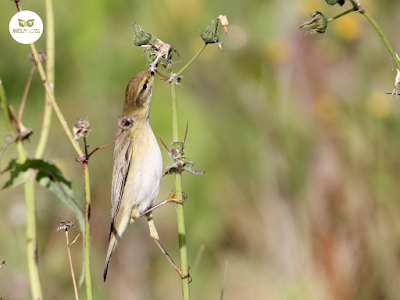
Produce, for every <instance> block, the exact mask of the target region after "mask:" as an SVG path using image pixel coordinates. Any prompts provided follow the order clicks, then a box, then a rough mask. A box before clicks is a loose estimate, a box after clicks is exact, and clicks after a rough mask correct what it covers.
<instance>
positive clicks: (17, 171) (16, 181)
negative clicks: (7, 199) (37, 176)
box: [1, 160, 29, 189]
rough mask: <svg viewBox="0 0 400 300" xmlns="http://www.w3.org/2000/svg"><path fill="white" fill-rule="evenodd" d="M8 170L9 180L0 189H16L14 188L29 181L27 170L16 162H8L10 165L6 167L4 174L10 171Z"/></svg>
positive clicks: (23, 165)
mask: <svg viewBox="0 0 400 300" xmlns="http://www.w3.org/2000/svg"><path fill="white" fill-rule="evenodd" d="M12 169H13V170H12ZM10 170H12V171H11V172H10V179H9V180H8V181H7V182H6V183H5V184H4V186H3V187H2V188H1V189H5V188H8V187H16V186H18V185H20V184H22V183H25V182H27V181H28V179H29V173H28V170H29V168H27V167H26V166H25V164H22V165H21V164H18V163H17V162H16V160H12V161H11V162H10V164H9V165H8V167H7V169H6V170H4V172H6V171H10Z"/></svg>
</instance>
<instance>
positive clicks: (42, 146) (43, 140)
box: [35, 0, 55, 158]
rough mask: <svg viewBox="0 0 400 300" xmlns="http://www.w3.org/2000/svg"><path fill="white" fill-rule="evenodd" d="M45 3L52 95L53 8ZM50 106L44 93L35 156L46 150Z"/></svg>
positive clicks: (48, 74)
mask: <svg viewBox="0 0 400 300" xmlns="http://www.w3.org/2000/svg"><path fill="white" fill-rule="evenodd" d="M45 4H46V55H47V60H46V75H47V80H48V83H49V85H50V89H51V92H52V93H53V95H54V64H55V63H54V61H55V53H54V52H55V51H54V47H55V37H54V35H55V34H54V10H53V0H45ZM52 112H53V110H52V107H51V101H50V97H49V95H47V94H46V97H45V106H44V114H43V123H42V131H41V133H40V139H39V143H38V145H37V148H36V152H35V157H36V158H42V157H43V155H44V151H45V150H46V146H47V141H48V139H49V131H50V122H51V115H52Z"/></svg>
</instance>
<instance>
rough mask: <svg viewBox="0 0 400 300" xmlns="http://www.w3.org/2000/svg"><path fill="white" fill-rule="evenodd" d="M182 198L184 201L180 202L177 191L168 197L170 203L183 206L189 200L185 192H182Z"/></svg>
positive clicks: (173, 191)
mask: <svg viewBox="0 0 400 300" xmlns="http://www.w3.org/2000/svg"><path fill="white" fill-rule="evenodd" d="M182 198H183V199H180V200H179V199H176V193H175V189H173V190H172V193H171V194H170V195H169V196H168V202H173V203H179V204H182V203H183V202H184V201H185V200H186V199H187V195H186V194H185V193H184V192H182Z"/></svg>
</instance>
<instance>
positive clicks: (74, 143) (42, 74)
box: [30, 43, 83, 156]
mask: <svg viewBox="0 0 400 300" xmlns="http://www.w3.org/2000/svg"><path fill="white" fill-rule="evenodd" d="M30 45H31V49H32V53H33V55H34V57H35V62H36V64H37V66H38V69H39V73H40V77H41V78H42V81H43V85H44V88H45V89H46V92H47V95H48V96H49V99H50V101H51V104H52V105H53V108H54V110H55V112H56V115H57V117H58V119H59V121H60V123H61V126H62V128H63V129H64V131H65V133H66V134H67V137H68V139H69V140H70V142H71V144H72V146H73V147H74V149H75V151H76V152H77V153H78V155H79V156H83V152H82V150H81V148H79V144H78V142H77V141H75V139H74V137H73V135H72V132H71V130H69V128H68V124H67V122H66V121H65V119H64V116H63V114H62V113H61V111H60V108H59V107H58V105H57V102H56V99H55V98H54V95H53V92H52V91H51V88H50V85H49V82H48V80H47V77H46V73H45V71H44V68H43V65H42V63H41V62H40V59H39V55H38V53H37V50H36V47H35V44H34V43H32V44H30Z"/></svg>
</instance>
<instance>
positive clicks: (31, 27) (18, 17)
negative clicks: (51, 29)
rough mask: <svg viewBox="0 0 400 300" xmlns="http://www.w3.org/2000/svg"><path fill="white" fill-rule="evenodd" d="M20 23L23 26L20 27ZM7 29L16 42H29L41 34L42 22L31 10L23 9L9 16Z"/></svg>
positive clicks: (34, 40) (32, 41) (35, 39)
mask: <svg viewBox="0 0 400 300" xmlns="http://www.w3.org/2000/svg"><path fill="white" fill-rule="evenodd" d="M32 20H33V21H32ZM28 21H30V22H28ZM32 23H33V24H32ZM20 24H21V25H25V26H24V27H21V26H20ZM9 29H10V34H11V36H12V38H13V39H14V40H16V41H17V42H18V43H21V44H30V43H34V42H36V41H37V40H38V39H39V38H40V37H41V36H42V33H43V22H42V19H41V18H40V17H39V16H38V15H37V14H36V13H34V12H33V11H29V10H23V11H20V12H18V13H16V14H15V15H14V16H13V17H12V18H11V21H10V25H9Z"/></svg>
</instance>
